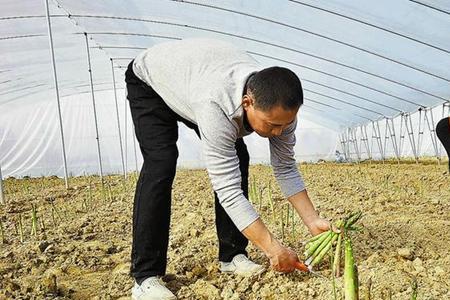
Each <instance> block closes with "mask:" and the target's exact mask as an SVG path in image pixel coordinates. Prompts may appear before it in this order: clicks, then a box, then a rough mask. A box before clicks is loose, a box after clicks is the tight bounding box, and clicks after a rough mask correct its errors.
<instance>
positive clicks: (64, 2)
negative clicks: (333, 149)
mask: <svg viewBox="0 0 450 300" xmlns="http://www.w3.org/2000/svg"><path fill="white" fill-rule="evenodd" d="M1 6H2V9H1V10H0V16H1V17H0V24H1V26H0V53H1V57H2V59H1V61H0V87H1V89H0V90H1V92H0V109H1V108H2V106H5V105H26V103H27V102H29V101H39V99H48V97H54V91H53V89H54V84H53V77H52V71H51V63H50V54H49V53H50V52H49V39H48V34H47V20H46V15H45V2H44V1H35V0H33V1H31V0H22V1H10V0H3V1H2V5H1ZM50 14H51V25H52V29H53V38H54V45H55V56H56V66H57V74H58V81H59V85H60V93H61V96H62V97H64V96H67V95H73V94H77V93H87V92H89V91H90V85H89V82H88V80H87V76H88V75H87V58H86V52H87V49H86V40H85V33H86V34H87V37H88V40H89V47H90V50H91V51H90V54H91V60H92V71H93V73H92V74H93V76H94V86H95V90H96V91H98V90H108V89H111V72H112V71H111V63H110V59H112V61H113V65H114V68H116V71H117V69H120V68H124V67H125V66H126V65H127V63H128V62H129V61H130V60H131V59H132V58H133V57H134V56H135V55H136V54H138V53H139V52H140V51H142V50H143V49H145V48H147V47H150V46H152V45H154V44H156V43H161V42H165V41H169V40H173V39H182V38H188V37H212V38H217V39H223V40H228V41H230V42H232V43H234V44H236V45H238V46H240V47H242V48H243V49H245V50H247V51H248V52H249V53H251V54H253V55H254V56H255V58H256V59H257V60H259V61H260V62H261V63H263V64H264V65H283V66H287V67H289V68H291V69H293V70H294V71H295V72H296V73H297V74H298V75H299V77H300V78H301V79H302V81H303V86H304V90H305V107H304V108H303V111H304V112H305V114H306V115H307V116H308V117H309V118H312V119H314V120H315V121H316V122H318V123H322V124H323V125H326V126H329V127H335V126H339V127H348V126H352V125H355V124H361V123H365V122H367V121H369V120H376V119H379V118H382V117H384V116H388V117H392V116H396V115H398V114H399V113H401V112H411V111H416V110H417V109H418V108H419V107H420V106H425V107H432V106H435V105H438V104H440V103H443V102H445V101H448V100H449V99H450V85H449V81H450V35H449V30H450V3H449V2H448V1H138V0H132V1H131V0H127V1H126V2H124V1H118V0H115V1H69V0H58V1H51V2H50ZM122 73H123V72H118V73H117V76H116V80H117V86H118V87H119V88H123V87H124V84H123V78H122V77H121V76H120V74H122Z"/></svg>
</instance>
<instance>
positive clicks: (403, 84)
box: [68, 14, 450, 101]
mask: <svg viewBox="0 0 450 300" xmlns="http://www.w3.org/2000/svg"><path fill="white" fill-rule="evenodd" d="M68 17H69V18H96V19H97V18H98V19H112V20H129V21H136V22H146V23H156V24H164V25H171V26H177V27H182V28H188V29H193V30H200V31H206V32H211V33H217V34H220V35H225V36H230V37H235V38H239V39H244V40H248V41H252V42H256V43H260V44H264V45H267V46H272V47H276V48H279V49H283V50H287V51H291V52H295V53H299V54H303V55H306V56H310V57H313V58H316V59H319V60H322V61H326V62H329V63H332V64H336V65H339V66H341V67H345V68H348V69H351V70H353V71H357V72H361V73H364V74H367V75H370V76H373V77H376V78H379V79H382V80H385V81H388V82H391V83H394V84H397V85H399V86H403V87H406V88H409V89H411V90H414V91H416V92H420V93H423V94H425V95H428V96H430V97H433V98H436V99H439V100H444V101H446V99H445V98H443V97H441V96H439V95H435V94H433V93H431V92H427V91H424V90H422V89H420V88H418V87H414V86H412V85H409V84H406V83H402V82H399V81H397V80H394V79H390V78H388V77H385V76H382V75H378V74H375V73H372V72H368V71H365V70H363V69H361V68H357V67H353V66H350V65H348V64H344V63H341V62H338V61H335V60H332V59H328V58H325V57H321V56H318V55H315V54H312V53H308V52H305V51H300V50H297V49H294V48H291V47H286V46H282V45H278V44H276V43H272V42H267V41H262V40H259V39H255V38H252V37H248V36H243V35H238V34H234V33H230V32H225V31H220V30H215V29H210V28H205V27H199V26H193V25H187V24H180V23H174V22H166V21H158V20H152V19H142V18H130V17H115V16H101V15H76V14H74V15H71V14H69V15H68ZM88 33H89V34H94V33H90V32H88ZM442 80H444V81H446V82H450V80H449V79H442Z"/></svg>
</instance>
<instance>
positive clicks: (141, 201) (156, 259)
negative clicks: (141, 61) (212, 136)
mask: <svg viewBox="0 0 450 300" xmlns="http://www.w3.org/2000/svg"><path fill="white" fill-rule="evenodd" d="M126 82H127V90H128V96H127V98H128V100H129V104H130V108H131V114H132V118H133V122H134V126H135V131H136V137H137V139H138V142H139V146H140V149H141V152H142V156H143V158H144V164H143V167H142V170H141V173H140V176H139V180H138V182H137V185H136V193H135V198H134V208H133V244H132V253H131V260H132V264H131V275H132V276H133V277H134V278H135V279H136V282H137V283H138V284H141V282H142V281H143V280H144V279H146V278H148V277H152V276H162V275H164V274H165V272H166V264H167V247H168V240H169V225H170V207H171V193H172V183H173V180H174V177H175V173H176V163H177V158H178V149H177V146H176V142H177V139H178V125H177V120H176V114H175V113H174V112H173V111H172V110H170V108H169V107H168V106H167V105H166V104H165V103H164V101H163V100H162V99H161V97H160V96H159V95H158V94H157V93H156V92H155V91H153V89H152V88H151V87H149V86H147V85H145V83H143V82H142V81H140V80H139V79H138V78H137V77H136V76H135V75H134V74H133V72H132V69H131V68H130V67H129V69H128V70H127V72H126Z"/></svg>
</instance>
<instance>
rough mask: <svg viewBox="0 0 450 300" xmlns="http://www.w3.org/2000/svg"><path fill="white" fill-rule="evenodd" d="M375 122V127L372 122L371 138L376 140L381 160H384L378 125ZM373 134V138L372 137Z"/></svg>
mask: <svg viewBox="0 0 450 300" xmlns="http://www.w3.org/2000/svg"><path fill="white" fill-rule="evenodd" d="M376 122H377V127H375V122H374V121H372V138H374V137H375V138H376V141H377V144H378V149H379V150H380V155H381V159H382V160H384V159H385V157H384V152H383V144H382V142H381V133H380V125H379V124H378V121H376ZM374 133H375V136H374V135H373V134H374Z"/></svg>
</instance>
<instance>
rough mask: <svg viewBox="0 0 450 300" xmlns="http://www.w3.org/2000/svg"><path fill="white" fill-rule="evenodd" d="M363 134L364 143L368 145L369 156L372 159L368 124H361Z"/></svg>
mask: <svg viewBox="0 0 450 300" xmlns="http://www.w3.org/2000/svg"><path fill="white" fill-rule="evenodd" d="M361 136H363V141H364V145H365V146H366V151H367V157H368V158H369V159H372V154H371V151H370V147H369V138H368V135H367V125H361Z"/></svg>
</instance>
